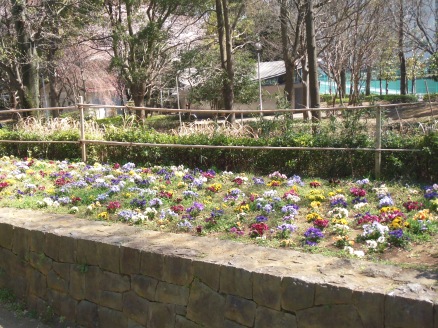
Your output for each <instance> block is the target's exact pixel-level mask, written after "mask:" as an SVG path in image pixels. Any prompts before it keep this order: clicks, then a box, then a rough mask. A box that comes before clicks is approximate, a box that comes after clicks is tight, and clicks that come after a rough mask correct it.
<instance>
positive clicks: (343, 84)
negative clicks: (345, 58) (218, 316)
mask: <svg viewBox="0 0 438 328" xmlns="http://www.w3.org/2000/svg"><path fill="white" fill-rule="evenodd" d="M346 94H347V73H346V72H345V69H343V70H342V71H341V87H340V94H339V96H340V97H341V98H344V97H345V95H346Z"/></svg>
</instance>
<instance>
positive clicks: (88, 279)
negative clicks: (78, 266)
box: [85, 266, 102, 304]
mask: <svg viewBox="0 0 438 328" xmlns="http://www.w3.org/2000/svg"><path fill="white" fill-rule="evenodd" d="M101 276H102V274H101V270H100V268H99V267H96V266H89V267H88V268H87V272H86V273H85V299H86V300H88V301H91V302H93V303H96V304H99V301H100V291H101V290H100V287H99V286H100V281H101Z"/></svg>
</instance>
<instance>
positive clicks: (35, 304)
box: [26, 295, 48, 315]
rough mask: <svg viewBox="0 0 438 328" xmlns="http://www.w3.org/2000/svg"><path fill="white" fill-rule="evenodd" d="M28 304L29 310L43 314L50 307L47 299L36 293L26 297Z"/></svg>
mask: <svg viewBox="0 0 438 328" xmlns="http://www.w3.org/2000/svg"><path fill="white" fill-rule="evenodd" d="M26 306H27V309H28V310H29V311H33V312H36V313H38V314H39V315H43V314H44V313H46V311H47V309H48V304H47V302H46V301H45V300H43V299H41V298H39V297H38V296H35V295H29V296H28V297H27V299H26Z"/></svg>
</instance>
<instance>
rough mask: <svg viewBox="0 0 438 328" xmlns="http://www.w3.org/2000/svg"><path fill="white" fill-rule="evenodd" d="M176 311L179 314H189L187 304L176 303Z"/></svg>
mask: <svg viewBox="0 0 438 328" xmlns="http://www.w3.org/2000/svg"><path fill="white" fill-rule="evenodd" d="M175 313H176V314H177V315H182V316H186V315H187V306H184V305H175Z"/></svg>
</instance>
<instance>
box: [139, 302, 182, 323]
mask: <svg viewBox="0 0 438 328" xmlns="http://www.w3.org/2000/svg"><path fill="white" fill-rule="evenodd" d="M175 315H176V313H175V306H174V305H173V304H162V303H155V302H151V303H150V304H149V315H148V322H147V324H146V327H150V328H174V327H175Z"/></svg>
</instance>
